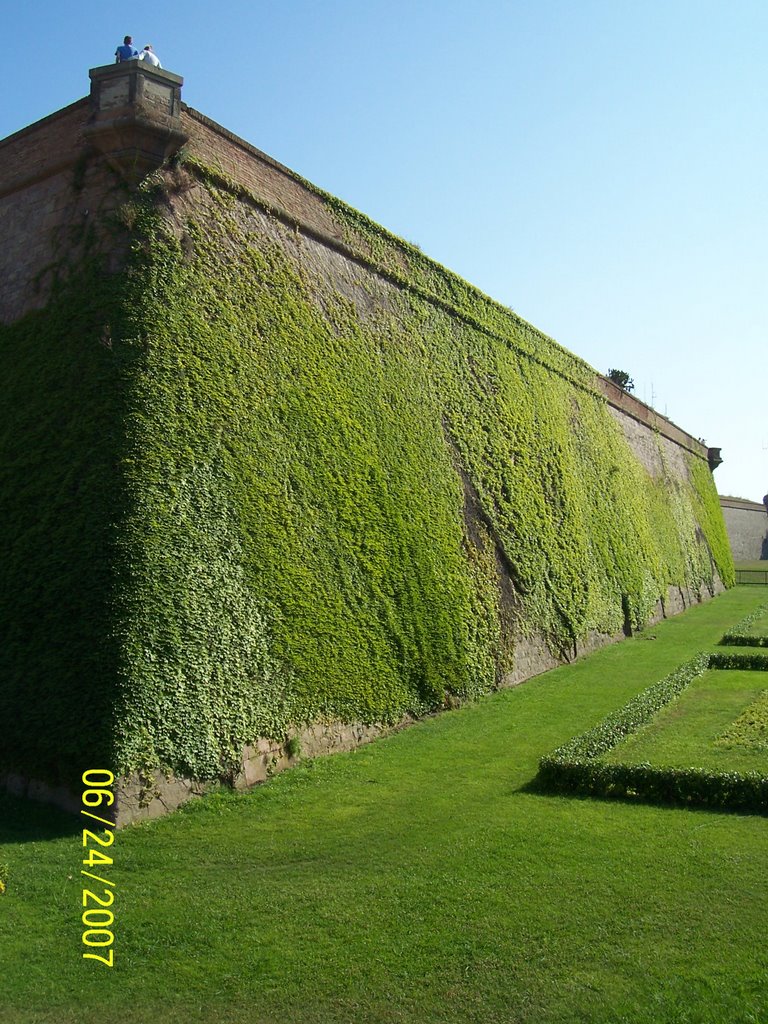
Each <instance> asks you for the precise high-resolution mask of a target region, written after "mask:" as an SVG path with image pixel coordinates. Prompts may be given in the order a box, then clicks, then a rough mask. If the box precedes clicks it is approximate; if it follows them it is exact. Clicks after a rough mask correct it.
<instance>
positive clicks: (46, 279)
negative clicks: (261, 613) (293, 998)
mask: <svg viewBox="0 0 768 1024" xmlns="http://www.w3.org/2000/svg"><path fill="white" fill-rule="evenodd" d="M97 70H99V71H103V72H104V75H103V76H102V81H101V85H100V86H99V87H101V88H107V87H109V88H112V85H113V83H112V79H113V78H114V77H115V76H116V75H117V74H118V73H119V70H118V71H114V70H113V69H110V68H105V69H97ZM135 73H136V74H138V75H140V76H143V77H146V76H149V77H150V78H152V76H153V75H155V76H157V73H156V72H153V71H152V70H147V69H146V68H141V69H138V68H137V69H136V71H135ZM92 77H93V75H92ZM158 82H159V83H160V85H164V86H165V85H167V87H168V89H170V90H178V88H180V83H181V80H180V79H178V78H177V77H176V76H173V75H170V74H168V73H163V74H162V75H160V76H159V77H158ZM105 95H106V93H105ZM174 95H175V96H176V99H177V98H178V92H176V93H174ZM174 102H175V101H174ZM102 113H103V112H102ZM118 113H119V111H118ZM97 116H100V115H97ZM93 117H94V109H93V103H92V101H89V99H87V98H85V99H82V100H78V101H77V102H75V103H73V104H71V105H70V106H68V107H66V108H64V109H63V110H61V111H59V112H57V113H55V114H52V115H51V116H50V117H47V118H44V119H43V120H41V121H39V122H37V123H36V124H33V125H31V126H29V127H28V128H25V129H22V130H21V131H19V132H17V133H16V134H14V135H12V136H10V137H9V138H7V139H5V140H3V141H2V142H0V230H1V231H2V234H3V239H4V245H3V247H2V249H1V250H0V323H5V324H10V323H13V322H14V321H16V320H18V319H19V318H21V317H22V316H24V315H25V314H27V313H29V312H31V311H33V310H37V309H42V308H44V307H45V305H46V303H47V301H48V299H49V297H50V295H51V293H52V290H53V289H54V288H55V286H56V283H57V280H58V279H59V278H60V277H61V276H62V275H66V272H67V265H68V264H70V265H71V266H73V267H75V266H76V265H77V264H78V262H79V261H80V260H81V258H82V255H83V253H84V252H85V249H86V246H85V241H86V239H87V240H88V246H89V251H91V252H93V251H94V248H95V249H96V250H98V249H99V248H100V249H101V251H102V253H103V254H104V255H106V256H107V257H108V265H109V267H110V269H111V270H114V271H116V270H119V267H120V265H121V260H122V259H123V257H124V254H123V253H121V252H120V251H119V250H115V249H114V245H113V242H112V235H110V234H109V233H104V234H101V232H100V227H99V225H100V223H103V222H104V218H105V217H106V218H108V217H109V216H110V215H111V214H113V213H114V212H115V211H117V210H118V209H119V208H120V206H121V204H123V203H124V202H125V200H126V198H127V197H128V196H129V195H130V188H131V185H132V184H134V183H135V182H132V181H131V173H132V172H128V173H122V171H124V170H125V168H126V165H125V159H127V158H125V157H123V156H121V157H120V159H117V160H113V159H109V154H107V156H108V159H106V160H105V159H104V158H103V153H100V152H99V150H98V147H97V146H94V144H93V142H94V140H93V132H92V126H93ZM117 121H119V118H118V119H117ZM116 123H117V122H116V120H115V118H113V119H112V121H111V122H110V126H109V130H110V131H111V132H112V133H113V135H112V136H110V139H111V140H112V141H111V142H110V145H111V146H112V147H113V149H115V148H119V147H120V146H121V145H122V143H121V141H120V138H121V137H120V135H119V133H120V132H121V131H123V126H122V125H121V124H120V123H117V127H115V124H116ZM134 127H135V126H134ZM174 131H175V136H174V147H178V145H180V144H181V141H182V140H183V139H184V138H185V139H186V142H185V152H186V154H187V156H188V157H189V158H191V159H192V160H193V161H198V162H199V164H201V165H204V166H205V167H206V169H208V170H209V171H211V172H212V173H214V174H216V175H219V176H220V178H221V182H222V187H225V188H228V189H230V191H232V192H233V194H237V191H238V188H242V189H244V190H247V192H248V193H249V195H250V196H256V197H257V198H258V201H259V203H261V204H262V205H263V209H264V210H265V211H267V212H268V213H269V215H270V216H271V217H273V218H277V220H279V221H280V222H282V223H283V224H284V225H288V226H290V227H291V228H292V229H293V230H294V231H295V235H296V239H297V243H296V244H297V245H301V246H303V247H304V248H305V250H306V253H307V256H306V258H307V259H310V260H314V261H315V263H316V264H317V265H321V264H322V265H323V266H324V267H325V268H326V272H327V273H329V274H332V275H335V280H336V281H337V283H338V287H339V290H340V291H344V289H345V288H346V289H347V290H348V292H349V293H350V295H358V296H359V295H360V294H361V290H360V288H359V286H358V282H359V280H360V278H361V275H362V276H365V275H369V276H370V277H371V278H375V279H376V283H375V288H374V293H380V294H383V293H384V292H385V291H386V290H387V289H391V288H399V287H402V286H403V279H404V278H406V277H407V276H408V271H409V260H410V259H411V255H410V254H409V251H408V249H407V247H405V246H402V247H399V245H398V241H397V240H396V239H394V238H393V237H392V236H389V235H388V234H387V233H386V232H383V231H382V236H383V237H384V239H385V244H386V246H387V249H388V262H387V265H386V266H384V265H383V264H382V263H381V262H380V261H379V259H378V258H377V254H376V253H375V252H373V251H372V250H371V247H370V243H369V241H368V240H367V239H366V238H365V237H364V236H363V235H356V233H355V230H354V228H353V227H352V228H347V227H345V229H344V230H341V229H340V225H339V220H338V219H337V218H335V217H334V216H333V215H332V213H331V211H330V210H329V207H328V205H327V203H326V202H325V200H324V198H323V197H322V195H321V194H320V193H319V192H318V190H316V189H315V188H314V187H313V186H312V185H311V184H310V183H308V182H306V181H304V180H303V179H301V178H300V177H299V176H298V175H296V174H294V173H293V172H292V171H290V170H288V169H287V168H285V167H283V166H282V165H280V164H279V163H278V162H276V161H275V160H273V159H271V158H270V157H269V156H267V155H266V154H264V153H262V152H260V151H259V150H257V149H255V148H254V147H253V146H251V145H250V144H248V143H247V142H245V141H243V140H242V139H239V138H238V137H236V136H235V135H233V134H232V133H231V132H229V131H227V130H226V129H225V128H223V127H221V126H220V125H218V124H216V123H215V122H213V121H211V120H210V119H209V118H207V117H205V116H204V115H202V114H200V113H199V112H197V111H195V110H193V109H192V108H189V107H187V106H185V105H181V107H180V109H179V111H178V116H177V117H176V119H175V129H174ZM115 132H117V135H115V134H114V133H115ZM160 134H161V135H162V132H161V133H160ZM155 135H156V136H157V133H155ZM163 138H164V137H163ZM155 141H156V139H155ZM130 144H131V143H130V140H128V143H126V146H125V149H126V151H127V150H128V149H129V148H130ZM121 161H123V163H122V164H121ZM142 166H143V165H142ZM345 268H346V269H345ZM398 268H399V269H401V270H402V277H401V275H400V274H399V273H398ZM435 301H436V302H440V301H441V300H440V299H439V297H438V298H436V299H435ZM484 301H487V300H484ZM595 385H596V387H597V389H599V390H600V391H602V393H603V395H604V396H605V399H606V401H607V403H608V404H609V406H610V409H611V413H612V415H613V417H614V418H615V419H616V421H617V422H618V423H619V424H620V426H621V428H622V431H623V433H624V436H625V437H626V439H627V441H628V443H629V445H630V447H631V448H632V450H633V452H634V453H635V455H636V456H637V458H638V459H639V461H640V462H641V463H642V464H643V465H644V466H645V467H646V469H647V470H648V471H649V473H650V474H651V476H654V477H655V476H657V475H659V474H660V473H661V470H662V465H663V466H664V467H665V470H666V472H669V471H670V467H671V468H672V471H673V472H677V473H680V474H684V473H685V472H686V468H685V467H686V458H687V457H689V456H690V455H691V454H692V455H693V456H695V457H696V458H697V459H700V460H702V462H707V460H708V459H709V460H710V464H712V459H713V454H712V452H713V450H708V449H707V448H706V447H705V446H703V445H702V444H701V443H700V442H699V441H698V440H697V439H696V438H695V437H694V436H693V435H691V434H689V433H687V432H686V431H685V430H683V429H681V428H680V427H678V426H677V425H675V424H674V423H672V422H671V421H669V420H668V419H666V418H665V417H662V416H660V415H659V414H658V413H657V412H655V410H653V409H651V408H650V407H649V406H647V405H645V404H644V403H642V402H640V401H639V400H638V399H636V398H634V397H633V396H631V395H629V394H627V393H626V392H623V391H622V390H621V389H619V388H617V387H616V386H615V385H614V384H613V383H612V382H610V381H608V380H607V379H606V378H604V377H601V376H600V375H597V374H596V375H595ZM742 511H743V510H742ZM750 557H753V556H750ZM707 596H709V595H708V594H707V593H705V592H697V593H690V592H684V591H682V590H681V591H677V592H675V593H671V594H670V595H669V596H668V599H667V600H666V601H665V602H663V603H661V604H660V607H659V608H658V610H657V616H656V617H657V618H660V617H661V616H663V615H666V614H671V613H674V612H676V611H679V610H682V609H683V608H684V607H686V606H688V605H689V604H691V603H694V602H696V601H700V600H703V599H705V598H706V597H707ZM610 639H616V637H605V636H595V637H592V638H588V639H587V641H585V642H584V643H583V644H581V645H580V647H579V649H578V650H577V651H576V652H575V653H581V652H582V651H585V650H590V649H593V648H594V647H596V646H599V645H600V644H602V643H605V642H607V641H608V640H610ZM556 664H558V660H557V659H556V658H555V657H554V656H553V655H552V654H551V653H550V651H549V650H548V649H547V647H546V644H545V643H544V642H543V640H540V639H537V638H535V637H534V638H530V637H529V638H526V639H525V640H524V639H523V638H520V642H519V646H518V647H517V648H516V658H515V668H514V671H513V672H511V673H509V675H508V677H507V679H506V682H507V683H508V684H510V685H511V684H515V683H517V682H520V681H522V680H523V679H525V678H529V677H530V676H532V675H535V674H536V673H538V672H542V671H545V670H546V669H548V668H550V667H552V666H554V665H556ZM380 732H381V730H380V729H377V728H370V727H363V726H361V725H356V724H355V723H352V724H349V723H347V724H341V723H338V724H337V725H333V724H331V725H326V726H323V727H320V726H311V727H308V728H306V729H305V730H304V731H303V732H302V734H301V739H302V743H303V746H304V749H305V751H307V752H311V753H313V754H314V753H321V752H323V751H326V750H335V749H350V748H351V747H353V746H355V745H356V744H358V743H360V742H365V741H367V740H368V739H370V738H372V737H374V736H375V735H378V734H380ZM290 760H291V759H290V756H289V755H288V753H287V752H286V749H284V748H282V747H280V745H275V744H270V743H267V742H266V741H260V742H259V743H258V744H256V745H255V746H253V747H246V749H245V750H244V756H243V766H242V772H241V775H240V777H239V780H238V781H237V784H238V785H246V784H252V783H253V782H255V781H259V780H261V779H263V778H265V777H266V775H267V774H268V773H269V772H271V771H273V770H279V769H281V768H282V767H284V766H286V765H287V764H288V763H290ZM5 781H6V784H7V785H9V786H10V787H11V788H12V789H14V790H15V791H16V792H19V793H27V794H28V795H32V796H38V797H41V798H45V799H56V800H58V802H60V803H64V804H66V802H67V798H66V795H65V794H62V793H60V792H57V791H56V790H55V789H53V788H51V787H48V786H46V785H44V784H41V783H39V782H34V781H32V780H29V779H27V778H23V777H21V776H19V775H9V776H7V777H6V779H5ZM121 786H122V788H121V797H120V801H119V802H120V803H121V806H122V810H118V821H119V822H121V823H123V822H125V821H129V820H135V819H137V818H141V817H152V816H156V815H157V814H160V813H164V812H165V811H166V810H169V809H172V808H173V807H174V806H177V805H178V804H179V803H181V802H183V801H184V800H185V799H186V798H187V797H188V796H189V795H190V794H191V793H193V792H195V791H197V790H198V789H199V787H196V786H195V784H194V783H192V782H191V781H190V780H183V779H181V780H175V779H170V780H166V779H163V778H162V777H160V776H159V775H158V776H157V777H156V778H155V779H154V780H150V782H149V783H148V782H147V780H146V779H144V780H142V779H138V778H134V779H127V780H123V782H122V784H121ZM153 787H154V788H153Z"/></svg>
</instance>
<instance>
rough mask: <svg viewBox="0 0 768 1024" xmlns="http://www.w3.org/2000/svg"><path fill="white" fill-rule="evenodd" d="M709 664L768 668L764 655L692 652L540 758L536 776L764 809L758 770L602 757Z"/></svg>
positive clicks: (585, 789)
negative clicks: (713, 769)
mask: <svg viewBox="0 0 768 1024" xmlns="http://www.w3.org/2000/svg"><path fill="white" fill-rule="evenodd" d="M710 668H717V669H728V668H730V669H746V670H758V671H768V657H766V656H764V655H759V654H756V655H752V656H746V657H745V656H743V655H737V654H728V655H724V654H712V655H709V654H704V653H701V654H698V655H696V657H695V658H693V659H691V660H690V661H688V662H686V663H685V664H683V665H681V666H680V667H679V668H677V669H676V670H675V671H674V672H672V673H671V674H670V675H668V676H666V677H665V678H664V679H662V680H661V681H660V682H658V683H655V684H654V685H653V686H651V687H649V688H648V689H647V690H644V691H643V692H642V693H640V694H638V695H637V697H634V698H633V699H632V700H631V701H630V702H629V703H628V704H626V705H625V706H624V707H623V708H621V709H619V710H618V711H615V712H613V713H612V714H610V715H608V717H607V718H605V719H603V721H602V722H600V723H599V724H598V725H596V726H595V727H594V728H593V729H590V730H589V731H588V732H585V733H582V734H581V735H580V736H576V737H574V738H573V739H571V740H569V741H568V743H566V744H564V745H563V746H561V747H558V748H557V750H554V751H553V752H552V753H551V754H547V755H546V756H545V757H543V758H542V759H541V761H540V762H539V774H538V781H539V782H540V783H541V784H542V785H543V786H544V787H546V788H547V789H550V790H553V791H555V792H560V793H583V794H588V795H591V796H607V797H637V798H641V799H643V800H649V801H652V802H672V803H683V804H691V805H697V806H702V807H720V808H731V809H734V810H750V811H758V812H768V777H766V776H764V775H761V774H760V773H759V772H745V773H741V772H710V771H705V770H704V769H701V768H671V767H658V768H656V767H653V766H652V765H650V764H648V763H643V764H607V763H605V762H604V761H602V760H600V758H601V757H602V756H603V755H604V754H607V753H608V751H609V750H612V749H613V747H615V746H616V745H617V744H618V743H620V742H621V741H622V740H623V739H624V738H625V737H626V736H628V735H630V734H631V733H634V732H637V731H638V729H640V727H641V726H642V725H644V724H645V723H646V722H648V721H650V720H651V718H653V716H654V715H655V714H656V713H657V712H658V711H660V710H661V709H662V708H663V707H665V706H666V705H667V704H670V703H672V701H674V700H675V699H676V698H677V697H679V696H680V694H681V693H682V692H683V690H685V689H686V688H687V687H688V686H690V684H691V683H692V682H693V680H694V679H696V678H698V676H700V675H702V673H704V672H706V671H707V669H710Z"/></svg>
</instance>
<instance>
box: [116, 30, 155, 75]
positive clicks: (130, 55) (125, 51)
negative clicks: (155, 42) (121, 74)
mask: <svg viewBox="0 0 768 1024" xmlns="http://www.w3.org/2000/svg"><path fill="white" fill-rule="evenodd" d="M125 60H143V61H146V62H147V63H148V64H151V65H152V66H153V67H155V68H161V67H162V66H163V65H162V64H161V63H160V59H159V57H158V56H157V54H156V53H155V51H154V50H153V49H152V46H151V45H150V43H147V45H146V46H145V47H144V49H143V50H142V51H141V53H139V51H138V50H135V49H134V48H133V38H132V37H131V36H126V37H125V39H123V45H122V46H118V48H117V49H116V50H115V64H122V63H123V61H125Z"/></svg>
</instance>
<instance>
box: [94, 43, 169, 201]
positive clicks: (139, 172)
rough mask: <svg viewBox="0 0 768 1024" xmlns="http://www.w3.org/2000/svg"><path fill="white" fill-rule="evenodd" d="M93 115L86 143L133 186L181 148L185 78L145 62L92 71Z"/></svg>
mask: <svg viewBox="0 0 768 1024" xmlns="http://www.w3.org/2000/svg"><path fill="white" fill-rule="evenodd" d="M88 74H89V75H90V79H91V97H90V106H91V117H90V121H89V123H88V125H87V126H86V128H85V132H84V135H85V138H86V140H87V141H88V142H89V143H90V144H91V145H92V146H94V147H95V148H96V149H97V150H98V151H99V152H100V153H102V154H103V155H104V156H105V157H106V158H107V160H108V161H109V163H110V164H111V166H112V167H113V168H114V169H115V170H116V171H117V172H118V174H119V175H120V176H121V177H122V178H123V179H124V180H125V181H127V182H128V183H129V184H130V185H137V184H138V183H139V182H140V181H141V180H142V179H143V178H145V177H146V176H147V174H150V173H151V172H152V171H154V170H156V169H157V168H158V167H160V166H161V165H162V164H163V163H164V162H165V161H166V160H167V159H168V157H170V156H172V155H173V154H174V153H176V152H178V150H179V149H180V148H181V147H182V146H183V144H184V143H185V142H186V140H187V136H186V134H185V132H184V131H183V130H182V127H181V86H182V84H183V82H184V79H183V78H181V77H180V76H179V75H174V74H172V73H171V72H170V71H164V70H163V69H162V68H156V67H153V66H152V65H151V64H149V63H147V62H146V61H142V60H129V61H124V62H123V63H121V64H108V65H106V66H104V67H99V68H91V70H90V71H89V72H88Z"/></svg>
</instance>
